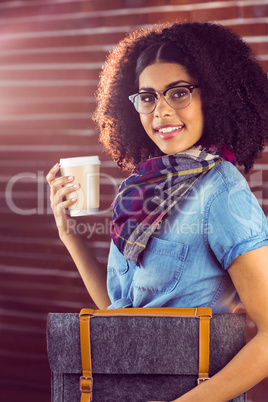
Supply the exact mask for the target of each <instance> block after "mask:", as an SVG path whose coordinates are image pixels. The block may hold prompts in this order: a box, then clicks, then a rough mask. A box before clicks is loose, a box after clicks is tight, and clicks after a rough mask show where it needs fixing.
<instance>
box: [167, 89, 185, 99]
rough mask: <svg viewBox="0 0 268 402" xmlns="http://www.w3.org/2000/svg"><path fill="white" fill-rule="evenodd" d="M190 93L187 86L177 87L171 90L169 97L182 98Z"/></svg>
mask: <svg viewBox="0 0 268 402" xmlns="http://www.w3.org/2000/svg"><path fill="white" fill-rule="evenodd" d="M188 95H189V91H188V89H187V88H176V89H172V90H171V91H170V94H169V97H170V99H174V100H180V99H181V100H182V99H184V98H186V97H187V96H188Z"/></svg>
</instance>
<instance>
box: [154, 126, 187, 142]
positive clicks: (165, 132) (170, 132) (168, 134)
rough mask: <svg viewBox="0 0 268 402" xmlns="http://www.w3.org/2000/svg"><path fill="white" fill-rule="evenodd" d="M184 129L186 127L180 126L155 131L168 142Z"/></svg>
mask: <svg viewBox="0 0 268 402" xmlns="http://www.w3.org/2000/svg"><path fill="white" fill-rule="evenodd" d="M183 128H184V125H180V126H174V127H163V128H160V129H158V130H155V131H156V133H157V134H158V135H159V137H160V138H162V139H163V140H167V139H169V138H173V137H175V136H176V135H177V134H178V133H179V132H180V131H181V130H182V129H183Z"/></svg>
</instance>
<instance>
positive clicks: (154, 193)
mask: <svg viewBox="0 0 268 402" xmlns="http://www.w3.org/2000/svg"><path fill="white" fill-rule="evenodd" d="M232 156H233V155H232ZM222 159H223V158H222V157H221V155H220V154H219V153H218V152H216V151H214V150H208V149H205V148H203V147H202V146H197V147H192V148H190V149H188V150H186V151H184V152H179V153H177V154H173V155H164V156H161V157H157V158H153V159H149V160H146V161H145V162H142V163H140V164H139V165H138V167H137V173H135V174H132V175H131V176H130V177H128V178H127V179H126V180H124V181H123V183H122V184H121V186H120V188H119V194H118V195H117V196H116V198H115V200H114V202H113V204H112V207H113V221H112V225H111V237H112V240H113V242H114V244H115V245H116V247H117V248H118V249H119V251H120V252H121V253H122V254H124V256H125V258H126V259H128V260H131V261H133V262H134V263H135V264H136V265H138V264H139V262H140V259H141V254H142V252H143V251H144V249H145V247H146V245H147V243H148V241H149V239H150V236H151V235H152V234H153V233H154V231H155V230H156V229H158V228H159V226H160V224H161V221H162V220H163V218H164V217H165V215H167V213H168V212H169V211H170V210H171V209H172V208H173V207H174V205H176V203H177V202H178V201H179V200H180V199H181V198H182V197H183V196H184V195H185V193H186V192H188V191H189V190H190V189H191V188H192V186H193V185H194V184H195V183H196V181H197V180H198V179H200V178H201V177H202V176H204V175H205V174H206V172H207V171H208V170H210V169H212V168H213V167H214V166H215V165H217V164H218V163H219V162H221V161H222ZM226 159H229V160H230V159H231V158H230V157H229V155H228V157H227V158H226Z"/></svg>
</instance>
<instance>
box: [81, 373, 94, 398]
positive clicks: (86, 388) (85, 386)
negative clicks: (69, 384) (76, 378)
mask: <svg viewBox="0 0 268 402" xmlns="http://www.w3.org/2000/svg"><path fill="white" fill-rule="evenodd" d="M92 389H93V378H92V377H84V376H81V377H80V391H81V392H85V393H87V394H91V393H92Z"/></svg>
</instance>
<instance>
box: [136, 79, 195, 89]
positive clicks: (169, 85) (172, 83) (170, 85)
mask: <svg viewBox="0 0 268 402" xmlns="http://www.w3.org/2000/svg"><path fill="white" fill-rule="evenodd" d="M182 83H183V84H190V85H191V83H190V82H188V81H184V80H179V81H174V82H171V83H170V84H168V85H167V86H166V87H165V89H168V88H172V87H175V86H176V85H178V84H182ZM139 91H149V92H150V91H151V92H155V89H154V88H149V87H142V88H140V89H139Z"/></svg>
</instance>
